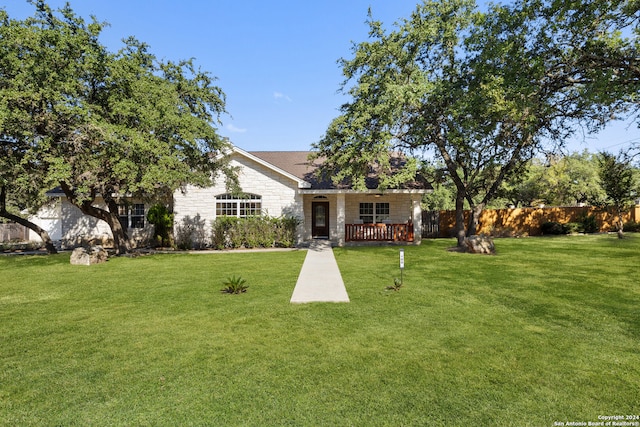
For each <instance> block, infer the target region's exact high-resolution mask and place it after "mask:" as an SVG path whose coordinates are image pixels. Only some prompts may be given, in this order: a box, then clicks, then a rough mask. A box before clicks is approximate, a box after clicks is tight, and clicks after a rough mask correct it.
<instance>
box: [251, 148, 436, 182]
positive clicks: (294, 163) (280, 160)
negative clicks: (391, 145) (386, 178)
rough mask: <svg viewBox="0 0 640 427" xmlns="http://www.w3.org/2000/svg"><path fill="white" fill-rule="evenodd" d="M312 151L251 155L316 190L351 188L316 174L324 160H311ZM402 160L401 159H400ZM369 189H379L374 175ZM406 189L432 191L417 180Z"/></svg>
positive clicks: (400, 162)
mask: <svg viewBox="0 0 640 427" xmlns="http://www.w3.org/2000/svg"><path fill="white" fill-rule="evenodd" d="M312 153H313V152H312V151H251V152H250V154H251V155H253V156H256V157H258V158H259V159H262V160H264V161H265V162H267V163H270V164H272V165H273V166H275V167H277V168H279V169H282V170H283V171H285V172H288V173H290V174H291V175H293V176H296V177H298V178H300V179H302V180H304V181H307V182H308V183H309V184H311V188H312V189H314V190H327V189H346V188H350V185H349V184H348V183H343V184H340V185H335V184H334V183H333V182H332V181H331V179H330V178H326V179H322V178H319V177H318V176H317V174H316V171H317V170H318V168H319V167H320V166H321V165H322V162H323V160H324V159H323V158H319V159H315V160H313V162H312V161H310V160H309V155H311V154H312ZM398 159H400V158H398ZM396 163H397V165H398V166H400V165H401V164H402V163H403V161H402V160H398V161H397V162H396ZM366 185H367V188H369V189H372V190H374V189H376V188H377V187H378V179H377V177H376V176H375V174H374V173H371V174H370V176H369V177H368V178H367V180H366ZM403 188H404V189H430V188H431V186H430V185H429V184H428V183H427V182H426V181H425V180H424V179H417V180H416V181H415V182H412V183H407V184H406V185H404V186H403Z"/></svg>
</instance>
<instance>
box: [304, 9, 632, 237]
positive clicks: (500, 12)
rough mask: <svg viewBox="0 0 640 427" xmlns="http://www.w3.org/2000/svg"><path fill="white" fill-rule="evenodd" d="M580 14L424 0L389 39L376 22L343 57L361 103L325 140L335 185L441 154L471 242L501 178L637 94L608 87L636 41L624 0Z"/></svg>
mask: <svg viewBox="0 0 640 427" xmlns="http://www.w3.org/2000/svg"><path fill="white" fill-rule="evenodd" d="M603 4H604V2H603ZM572 7H573V6H569V7H567V6H564V4H563V3H560V2H557V3H555V2H551V3H545V2H540V1H527V0H523V1H520V2H517V3H516V4H514V5H512V6H503V5H493V6H491V7H490V8H489V11H488V12H487V13H480V12H479V11H478V10H477V8H476V6H475V4H474V2H473V1H468V0H447V1H442V2H435V1H425V2H424V3H423V4H420V5H418V6H417V9H416V10H415V12H414V13H413V14H412V15H411V18H410V19H405V20H403V21H401V23H400V24H398V25H397V26H396V30H395V31H391V32H388V33H386V32H385V31H383V29H382V24H381V23H380V22H376V21H373V20H372V19H370V22H369V26H370V36H371V38H372V41H369V42H363V43H360V44H358V45H355V46H354V48H353V52H354V57H353V59H350V60H342V62H341V63H342V67H343V73H344V75H345V78H346V80H345V82H344V83H343V86H342V90H343V91H347V92H348V93H349V95H350V96H351V97H352V101H351V102H349V103H347V104H345V105H343V106H342V108H341V111H342V114H341V116H339V117H338V118H336V119H335V120H334V121H333V122H332V123H331V124H330V126H329V128H328V130H327V132H326V134H325V136H324V137H323V139H322V140H321V141H320V142H318V143H317V144H316V145H315V148H316V149H317V150H318V155H320V156H326V157H327V162H326V167H327V168H329V169H332V170H333V173H334V176H335V177H336V179H343V178H345V177H353V179H354V182H355V183H356V184H357V183H359V182H360V183H361V182H363V177H364V176H366V172H367V168H369V167H371V165H372V164H374V165H382V166H383V167H382V168H381V170H382V171H385V170H388V168H385V167H384V166H386V165H387V164H388V158H389V153H390V152H392V151H397V150H400V151H408V152H411V153H413V154H416V155H422V154H423V153H425V152H427V153H435V155H436V156H437V157H439V159H440V160H441V161H442V162H443V163H444V165H445V166H446V168H447V171H448V173H449V176H450V177H451V179H452V181H453V183H454V184H455V187H456V212H457V213H456V228H457V237H458V244H459V245H461V244H462V242H463V240H464V238H465V235H471V234H474V233H475V231H476V229H477V225H478V220H479V216H480V213H481V211H482V209H483V208H484V207H485V206H486V205H487V203H489V202H490V201H491V200H492V199H493V198H495V197H497V195H498V194H499V189H500V187H501V185H502V183H503V182H504V181H505V180H507V179H510V178H513V177H517V176H519V175H520V173H521V171H522V170H523V168H524V167H525V165H526V162H527V161H528V160H529V159H531V158H532V157H533V156H534V155H535V154H536V153H539V152H541V151H542V150H544V149H545V148H546V145H547V143H548V142H549V141H551V142H553V143H554V144H557V145H561V144H562V143H563V141H564V140H565V139H566V137H567V136H569V135H570V134H571V133H572V132H573V130H574V126H575V124H576V123H577V122H578V121H581V120H582V121H585V122H586V123H588V124H589V125H590V126H592V127H593V128H597V127H598V126H599V125H601V124H602V123H604V121H605V120H606V119H605V117H610V115H611V113H612V112H614V111H619V110H622V109H623V108H624V106H625V105H626V104H625V103H626V102H628V101H629V99H630V98H629V97H627V98H624V97H623V95H622V94H623V93H626V92H623V85H620V86H618V87H619V88H620V90H619V91H615V93H614V95H615V96H614V95H609V94H607V91H606V87H607V86H606V84H605V83H608V82H610V81H611V80H615V78H617V77H618V76H619V75H620V73H617V74H616V72H615V70H613V67H614V65H613V64H611V63H609V62H608V61H609V60H610V59H611V58H612V57H613V56H614V55H617V56H616V58H618V57H622V56H624V53H625V52H623V51H622V49H621V48H620V46H622V45H623V46H624V47H625V48H626V46H627V45H626V44H625V43H626V42H625V43H623V41H624V40H623V39H622V38H621V36H620V35H619V34H618V33H617V32H616V28H615V27H613V24H614V23H615V22H616V21H615V19H616V17H617V16H618V15H617V14H616V13H617V12H619V11H620V8H622V6H621V4H620V3H619V2H617V3H616V4H615V5H607V8H604V7H603V10H604V12H605V13H601V10H600V9H598V8H589V7H581V6H580V7H579V11H576V10H574V9H572ZM574 12H575V13H576V14H578V13H579V14H580V16H579V20H577V18H576V15H575V14H574ZM596 17H597V18H601V19H593V20H589V19H588V18H596ZM569 22H580V23H581V25H582V27H581V28H568V27H567V25H568V23H569ZM591 38H593V39H594V40H595V41H594V42H590V41H589V40H590V39H591ZM592 52H597V53H598V56H597V57H595V58H593V57H592V56H591V53H592ZM621 52H622V53H621ZM596 62H597V63H598V64H599V65H600V67H599V68H598V69H596V70H592V69H591V68H590V67H592V66H593V64H594V63H596ZM636 63H637V61H636ZM616 64H617V63H616ZM625 78H626V77H625ZM350 82H355V84H353V85H352V86H351V87H348V86H347V85H348V84H349V83H350ZM631 98H632V97H631ZM411 172H413V171H408V173H407V175H406V176H410V175H411ZM397 178H398V176H396V177H395V179H397ZM383 182H385V181H384V180H383ZM385 183H386V182H385ZM465 201H466V202H467V203H468V205H469V206H470V208H471V210H472V215H471V217H470V222H469V224H468V226H467V229H466V230H465V227H464V223H463V222H464V214H463V209H464V204H465Z"/></svg>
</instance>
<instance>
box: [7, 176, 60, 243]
mask: <svg viewBox="0 0 640 427" xmlns="http://www.w3.org/2000/svg"><path fill="white" fill-rule="evenodd" d="M0 216H1V217H3V218H7V219H8V220H9V221H13V222H17V223H18V224H20V225H22V226H23V227H27V228H28V229H30V230H33V231H35V232H36V233H38V236H40V238H41V239H42V241H43V242H44V247H45V249H46V250H47V253H49V254H50V255H54V254H57V253H58V250H57V249H56V247H55V246H54V245H53V241H52V240H51V236H49V233H48V232H47V230H45V229H44V228H42V227H40V226H39V225H38V224H34V223H33V222H31V221H29V220H27V219H25V218H22V217H20V216H17V215H13V214H10V213H9V212H7V189H6V188H5V187H4V186H2V189H1V190H0Z"/></svg>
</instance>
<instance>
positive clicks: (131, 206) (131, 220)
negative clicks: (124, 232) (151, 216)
mask: <svg viewBox="0 0 640 427" xmlns="http://www.w3.org/2000/svg"><path fill="white" fill-rule="evenodd" d="M145 212H146V209H145V206H144V203H127V204H122V205H118V219H119V220H120V224H122V228H126V229H129V228H144V227H145V222H146V218H147V216H146V214H145ZM123 220H126V223H125V222H124V221H123Z"/></svg>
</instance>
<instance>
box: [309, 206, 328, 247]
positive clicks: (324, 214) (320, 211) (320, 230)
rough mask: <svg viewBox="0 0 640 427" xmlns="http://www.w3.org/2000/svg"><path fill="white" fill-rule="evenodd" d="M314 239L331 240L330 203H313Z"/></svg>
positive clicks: (312, 232) (312, 231)
mask: <svg viewBox="0 0 640 427" xmlns="http://www.w3.org/2000/svg"><path fill="white" fill-rule="evenodd" d="M311 211H312V214H311V222H312V225H311V235H312V237H323V238H327V239H328V238H329V202H311Z"/></svg>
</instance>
